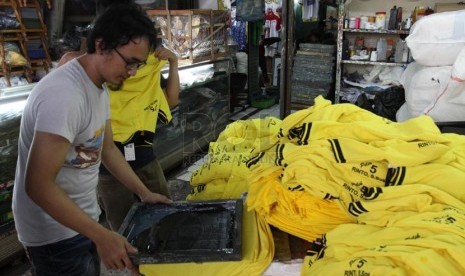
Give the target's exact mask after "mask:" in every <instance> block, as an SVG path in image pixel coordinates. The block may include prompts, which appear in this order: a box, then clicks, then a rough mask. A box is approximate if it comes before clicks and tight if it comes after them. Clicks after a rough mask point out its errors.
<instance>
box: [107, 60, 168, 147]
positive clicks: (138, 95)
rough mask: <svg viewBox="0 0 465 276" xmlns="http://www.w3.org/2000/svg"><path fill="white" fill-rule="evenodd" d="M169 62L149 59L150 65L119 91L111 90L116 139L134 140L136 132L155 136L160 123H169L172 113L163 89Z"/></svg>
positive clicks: (111, 109) (128, 80)
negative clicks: (162, 77) (145, 132)
mask: <svg viewBox="0 0 465 276" xmlns="http://www.w3.org/2000/svg"><path fill="white" fill-rule="evenodd" d="M165 64H166V61H161V60H158V59H156V58H155V57H154V55H149V57H148V59H147V65H146V66H144V67H142V68H141V69H140V70H137V73H136V75H135V76H132V77H130V78H129V79H127V80H126V81H125V82H124V85H123V87H122V88H121V89H120V90H118V91H113V90H111V89H109V92H110V111H111V126H112V128H113V139H114V140H115V141H118V142H122V143H124V142H126V141H128V140H130V138H131V137H132V135H133V134H134V133H135V132H136V131H149V132H152V133H154V132H155V128H156V125H157V119H158V118H160V119H161V120H162V121H165V122H169V121H170V120H171V112H170V109H169V105H168V102H167V100H166V97H165V95H164V93H163V90H162V89H161V86H160V70H161V69H162V68H163V66H164V65H165Z"/></svg>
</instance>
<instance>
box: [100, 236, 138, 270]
mask: <svg viewBox="0 0 465 276" xmlns="http://www.w3.org/2000/svg"><path fill="white" fill-rule="evenodd" d="M94 243H95V245H96V247H97V251H98V255H99V256H100V259H101V260H102V262H103V264H104V265H105V267H106V268H107V269H109V270H123V269H125V268H127V269H128V270H130V271H131V272H132V273H133V275H134V274H135V275H137V274H139V269H138V267H137V266H135V265H134V264H133V263H132V261H131V259H129V254H136V253H137V249H136V248H135V247H133V246H132V245H131V244H129V242H128V241H127V240H126V238H124V237H123V236H121V235H119V234H118V233H116V232H112V231H108V232H107V233H106V234H105V235H104V236H103V237H100V238H99V239H97V240H94Z"/></svg>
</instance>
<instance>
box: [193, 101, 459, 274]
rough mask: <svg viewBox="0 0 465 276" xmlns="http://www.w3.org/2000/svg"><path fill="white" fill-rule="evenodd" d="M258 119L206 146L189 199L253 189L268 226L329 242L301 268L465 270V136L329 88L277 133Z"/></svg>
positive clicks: (252, 199) (250, 194)
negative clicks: (396, 117)
mask: <svg viewBox="0 0 465 276" xmlns="http://www.w3.org/2000/svg"><path fill="white" fill-rule="evenodd" d="M257 122H260V121H252V120H246V121H241V122H240V123H237V124H234V123H233V124H231V125H230V126H229V127H228V128H227V130H226V131H224V132H223V133H222V135H220V137H219V139H218V140H217V141H216V142H214V143H212V144H211V145H210V152H209V154H210V156H209V157H210V160H209V161H207V162H206V163H205V164H204V166H202V168H201V169H199V171H197V172H196V174H195V175H193V177H192V180H193V181H192V182H191V185H192V186H193V192H192V193H191V195H189V197H188V198H189V200H204V199H212V197H213V198H228V196H230V195H234V196H235V197H239V196H242V193H241V192H242V191H247V198H246V205H247V208H248V210H250V211H256V212H257V214H258V215H259V216H260V217H263V218H264V220H265V221H266V222H267V223H269V224H271V225H273V226H275V227H277V228H279V229H281V230H283V231H285V232H288V233H290V234H292V235H295V236H298V237H301V238H303V239H305V240H308V241H319V240H320V239H322V240H324V243H326V247H323V248H324V250H322V251H320V252H318V250H317V249H315V250H313V251H311V252H309V256H307V257H306V258H305V262H304V265H303V267H302V275H368V274H369V275H465V269H464V267H465V263H463V261H462V260H464V259H465V231H464V230H465V211H464V210H465V203H464V202H465V192H463V191H465V189H463V179H465V137H464V136H462V135H456V134H441V133H440V131H439V129H438V128H437V127H436V125H435V123H434V122H433V121H432V119H431V118H429V117H427V116H420V117H417V118H414V119H411V120H409V121H407V122H403V123H396V122H392V121H389V120H387V119H384V118H382V117H380V116H377V115H375V114H373V113H371V112H368V111H366V110H363V109H361V108H359V107H357V106H355V105H351V104H338V105H331V103H330V102H329V101H327V100H324V99H323V98H322V97H318V98H317V99H316V100H315V105H314V106H312V107H310V108H308V109H306V110H301V111H298V112H296V113H294V114H291V115H290V116H288V117H287V118H285V119H284V120H282V121H281V122H280V123H279V128H280V129H279V132H278V133H277V134H276V136H275V135H274V133H275V132H276V131H275V128H274V127H273V129H272V131H269V130H268V129H266V128H263V127H257V126H256V123H257ZM260 123H261V122H260ZM262 137H266V139H269V140H266V139H262ZM234 160H235V161H236V163H234V162H232V161H234ZM237 161H239V162H237ZM231 164H234V165H231ZM241 181H242V182H241ZM233 187H234V188H233ZM312 254H313V255H312Z"/></svg>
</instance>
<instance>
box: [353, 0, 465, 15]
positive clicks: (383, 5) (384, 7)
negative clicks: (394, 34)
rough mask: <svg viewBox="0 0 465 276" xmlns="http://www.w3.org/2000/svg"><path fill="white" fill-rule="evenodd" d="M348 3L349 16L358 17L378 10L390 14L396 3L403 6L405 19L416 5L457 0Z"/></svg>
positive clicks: (397, 0) (429, 4)
mask: <svg viewBox="0 0 465 276" xmlns="http://www.w3.org/2000/svg"><path fill="white" fill-rule="evenodd" d="M346 2H350V3H349V5H348V16H350V17H356V16H361V15H374V13H375V12H377V11H385V12H386V14H388V15H389V10H390V9H391V8H392V7H393V6H394V5H395V6H397V7H402V16H403V19H405V18H407V17H410V15H411V13H412V12H413V10H414V9H415V6H423V7H425V8H426V7H428V6H430V7H432V8H433V9H434V6H435V4H436V3H455V2H458V1H456V0H434V1H433V0H403V1H402V0H393V1H386V0H352V1H346Z"/></svg>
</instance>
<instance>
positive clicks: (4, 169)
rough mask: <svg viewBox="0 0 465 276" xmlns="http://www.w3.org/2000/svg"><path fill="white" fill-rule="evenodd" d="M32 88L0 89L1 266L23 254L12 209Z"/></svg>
mask: <svg viewBox="0 0 465 276" xmlns="http://www.w3.org/2000/svg"><path fill="white" fill-rule="evenodd" d="M32 87H33V85H32V84H29V85H24V86H21V87H9V88H4V89H0V265H1V264H4V263H6V262H8V261H9V260H10V259H12V258H13V257H14V256H17V255H18V254H20V253H22V252H23V250H24V249H23V247H22V245H21V243H20V242H19V241H18V238H17V236H16V230H15V225H14V221H13V212H12V210H11V198H12V194H13V183H14V176H15V170H16V160H17V158H18V137H19V125H20V122H21V114H22V112H23V108H24V105H25V104H26V99H27V95H28V94H29V92H30V89H32Z"/></svg>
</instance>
